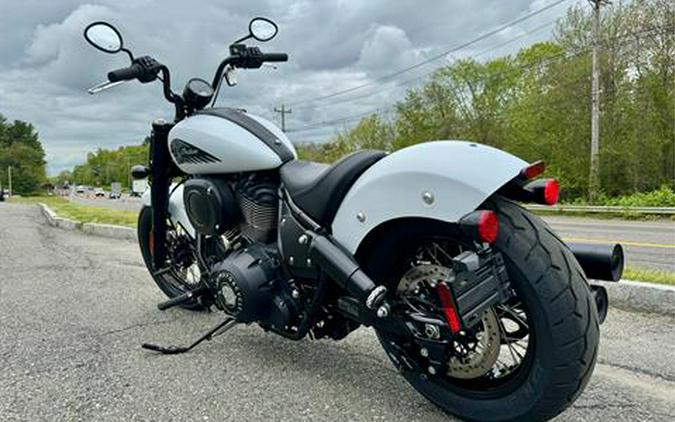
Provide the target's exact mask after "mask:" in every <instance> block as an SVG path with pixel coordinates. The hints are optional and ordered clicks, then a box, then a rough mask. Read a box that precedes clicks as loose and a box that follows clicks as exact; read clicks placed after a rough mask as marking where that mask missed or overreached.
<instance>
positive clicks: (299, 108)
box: [296, 19, 558, 111]
mask: <svg viewBox="0 0 675 422" xmlns="http://www.w3.org/2000/svg"><path fill="white" fill-rule="evenodd" d="M557 21H558V20H557V19H555V20H552V21H549V22H547V23H545V24H543V25H540V26H538V27H536V28H533V29H531V30H529V31H526V32H524V33H522V34H519V35H518V36H516V37H513V38H511V39H508V40H506V41H504V42H501V43H499V44H496V45H494V46H492V47H489V48H486V49H484V50H482V51H480V52H479V53H477V54H475V55H473V56H471V57H469V58H476V57H480V56H482V55H484V54H487V53H489V52H492V51H494V50H497V49H499V48H501V47H503V46H505V45H508V44H511V43H512V42H515V41H518V40H520V39H523V38H526V37H528V36H530V35H532V34H535V33H537V32H539V31H541V30H543V29H546V28H548V27H551V26H553V25H554V24H555V23H556V22H557ZM441 68H442V67H440V68H434V69H433V70H431V71H429V72H425V73H423V74H421V75H418V76H414V77H412V78H409V79H405V80H403V81H402V82H400V83H398V84H397V85H394V86H389V87H387V88H380V89H379V90H377V91H376V92H367V93H365V94H361V95H358V96H356V97H347V98H342V99H339V100H337V101H331V102H329V103H324V104H322V105H321V107H322V108H326V107H332V106H334V105H337V104H344V103H346V102H349V101H354V100H359V99H362V98H367V97H370V96H372V95H373V94H374V93H380V92H385V91H391V90H393V89H396V88H400V87H401V86H405V85H408V84H410V83H412V82H416V81H418V80H421V79H424V78H426V77H427V76H429V75H432V74H433V73H434V72H436V71H437V70H438V69H441ZM313 107H314V106H313V105H304V106H301V107H296V111H297V110H305V109H308V108H313Z"/></svg>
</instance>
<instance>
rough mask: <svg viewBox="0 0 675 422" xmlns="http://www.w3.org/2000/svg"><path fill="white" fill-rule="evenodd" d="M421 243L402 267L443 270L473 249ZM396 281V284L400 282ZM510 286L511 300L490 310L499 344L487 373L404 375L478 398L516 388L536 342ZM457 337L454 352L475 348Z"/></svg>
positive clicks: (520, 301)
mask: <svg viewBox="0 0 675 422" xmlns="http://www.w3.org/2000/svg"><path fill="white" fill-rule="evenodd" d="M421 243H422V246H420V247H418V248H417V249H416V251H415V253H414V254H413V256H412V257H409V258H406V260H405V262H406V266H409V267H410V268H413V267H415V266H417V265H440V266H443V267H446V268H447V266H449V265H450V264H449V262H450V260H451V259H452V257H453V256H456V255H457V254H459V253H461V252H463V251H464V250H467V249H472V248H473V246H472V245H471V243H468V242H464V241H457V240H454V239H445V238H434V239H427V240H426V241H425V242H421ZM448 246H451V247H448ZM511 277H513V275H511ZM400 281H402V280H400ZM400 281H398V282H399V283H400ZM512 286H513V287H514V290H515V291H516V298H515V300H512V301H509V302H508V303H507V304H504V305H497V306H495V307H493V313H494V315H495V317H496V318H495V319H496V321H497V326H498V330H499V335H500V341H499V344H498V348H499V350H498V356H497V359H496V361H495V364H494V365H493V366H492V367H491V369H490V370H489V371H487V372H486V373H485V374H484V375H482V376H480V377H476V378H468V379H466V378H459V377H457V376H455V377H452V376H450V374H449V373H447V374H440V373H439V374H436V375H430V374H429V373H426V372H422V371H416V372H415V371H408V372H409V373H408V374H407V375H409V376H411V377H413V379H414V380H416V381H417V382H419V381H420V380H423V381H424V382H429V383H432V384H435V385H437V386H438V387H440V388H442V389H445V390H450V391H453V392H455V393H457V394H460V395H463V396H469V397H475V398H480V399H489V398H498V397H503V396H505V395H507V394H509V393H511V392H513V391H515V390H516V389H517V388H518V387H520V385H521V384H522V383H523V382H524V380H525V379H526V377H527V375H528V373H529V370H530V368H531V364H532V361H533V356H534V352H535V350H534V349H535V343H536V342H535V335H534V332H531V331H530V325H531V324H530V323H529V317H528V311H527V308H526V306H525V304H524V303H523V299H522V295H521V293H520V291H519V289H518V286H517V283H512ZM397 287H398V286H397ZM483 324H485V322H482V323H480V324H478V325H480V326H481V327H480V328H479V330H478V332H477V333H465V334H466V337H470V335H473V336H474V340H475V337H476V334H478V333H480V332H481V329H482V328H484V327H482V325H483ZM478 325H477V327H478ZM474 328H475V327H474ZM458 337H459V340H460V341H458V342H457V343H459V344H457V346H456V347H457V349H461V348H464V349H465V350H466V351H469V352H470V351H471V350H470V349H471V347H475V343H476V341H471V340H472V339H471V338H465V339H464V340H465V341H461V340H462V338H461V337H462V336H458ZM383 340H384V344H385V345H387V343H390V342H391V341H395V340H394V339H388V338H383ZM385 347H386V346H385ZM401 347H402V346H401V345H400V344H397V346H396V347H389V348H388V349H389V350H388V353H390V354H392V353H394V354H396V350H397V349H398V348H401ZM397 358H398V359H400V356H397ZM422 368H424V367H422ZM460 368H461V366H460ZM455 369H458V368H455ZM458 370H459V369H458ZM404 372H405V371H404ZM454 374H455V375H457V374H458V373H457V372H454Z"/></svg>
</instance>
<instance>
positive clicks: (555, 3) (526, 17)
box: [293, 0, 568, 106]
mask: <svg viewBox="0 0 675 422" xmlns="http://www.w3.org/2000/svg"><path fill="white" fill-rule="evenodd" d="M566 1H568V0H557V1H555V2H553V3H551V4H548V5H546V6H544V7H542V8H540V9H537V10H535V11H533V12H530V13H528V14H526V15H523V16H521V17H519V18H517V19H514V20H512V21H510V22H507V23H505V24H502V25H500V26H498V27H497V28H495V29H493V30H491V31H489V32H486V33H485V34H482V35H480V36H478V37H477V38H474V39H472V40H470V41H467V42H465V43H463V44H460V45H457V46H455V47H452V48H450V49H449V50H446V51H444V52H442V53H440V54H437V55H435V56H432V57H430V58H428V59H426V60H423V61H421V62H419V63H416V64H414V65H411V66H408V67H405V68H403V69H401V70H398V71H396V72H394V73H390V74H388V75H384V76H381V77H379V78H376V79H373V80H372V81H370V82H367V83H365V84H361V85H357V86H355V87H351V88H347V89H343V90H340V91H336V92H333V93H330V94H326V95H321V96H318V97H315V98H310V99H307V100H304V101H298V102H295V103H293V105H294V106H298V105H299V104H305V103H310V102H315V101H320V100H323V99H326V98H332V97H335V96H338V95H342V94H346V93H348V92H353V91H356V90H358V89H362V88H365V87H367V86H372V85H374V84H376V83H378V82H380V81H383V80H387V79H391V78H394V77H396V76H398V75H401V74H403V73H406V72H409V71H411V70H413V69H417V68H419V67H421V66H424V65H426V64H428V63H431V62H434V61H436V60H439V59H442V58H444V57H445V56H447V55H448V54H450V53H454V52H457V51H458V50H461V49H463V48H466V47H469V46H471V45H473V44H476V43H477V42H479V41H483V40H484V39H486V38H489V37H491V36H493V35H495V34H498V33H499V32H501V31H503V30H504V29H507V28H509V27H511V26H513V25H516V24H518V23H520V22H523V21H526V20H527V19H530V18H532V17H534V16H537V15H539V14H541V13H543V12H545V11H546V10H549V9H551V8H553V7H555V6H557V5H559V4H561V3H564V2H566Z"/></svg>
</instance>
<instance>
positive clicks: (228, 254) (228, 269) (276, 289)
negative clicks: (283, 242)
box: [183, 173, 300, 331]
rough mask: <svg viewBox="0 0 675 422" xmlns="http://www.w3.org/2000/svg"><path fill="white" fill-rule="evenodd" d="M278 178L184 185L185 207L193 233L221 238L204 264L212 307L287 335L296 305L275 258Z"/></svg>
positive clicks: (199, 181)
mask: <svg viewBox="0 0 675 422" xmlns="http://www.w3.org/2000/svg"><path fill="white" fill-rule="evenodd" d="M278 186H279V182H278V179H277V178H276V176H275V175H273V174H264V173H255V174H248V175H242V176H239V177H238V178H236V179H225V178H217V177H200V178H194V179H190V180H188V181H186V182H185V187H184V191H183V200H184V203H185V209H186V212H187V215H188V218H189V219H190V222H191V223H192V225H193V227H194V228H195V230H196V231H197V233H199V234H201V235H203V236H205V238H206V239H207V244H208V242H209V241H213V240H216V241H217V240H219V239H222V238H223V237H225V238H226V239H227V244H228V245H230V246H228V247H227V248H224V249H222V253H220V254H218V256H216V257H210V256H209V259H207V260H206V261H207V262H209V265H210V267H211V268H210V273H209V280H208V283H209V285H210V288H211V291H212V292H213V297H214V302H215V305H216V306H217V307H218V308H220V309H221V310H223V311H224V312H226V313H227V314H229V315H231V316H233V317H234V318H236V319H237V320H238V321H241V322H247V323H248V322H259V323H261V324H262V325H263V326H266V327H269V328H271V329H275V330H277V331H285V330H287V329H288V328H289V327H291V326H293V325H294V322H295V321H296V320H297V315H298V314H299V311H298V309H299V307H300V303H298V302H297V300H296V299H293V298H292V296H291V293H290V290H291V287H290V286H289V283H288V281H287V280H286V278H285V277H284V274H283V271H282V269H281V265H280V259H279V257H278V251H277V248H276V244H275V243H272V242H273V241H274V240H276V228H277V219H278V218H279V216H278V203H279V199H278V196H277V189H278Z"/></svg>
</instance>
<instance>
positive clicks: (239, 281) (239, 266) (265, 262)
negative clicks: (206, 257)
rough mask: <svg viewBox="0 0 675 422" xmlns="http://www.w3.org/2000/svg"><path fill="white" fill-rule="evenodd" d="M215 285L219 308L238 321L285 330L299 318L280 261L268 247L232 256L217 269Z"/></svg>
mask: <svg viewBox="0 0 675 422" xmlns="http://www.w3.org/2000/svg"><path fill="white" fill-rule="evenodd" d="M211 283H212V286H213V288H214V289H215V292H214V293H215V294H214V296H215V303H216V306H218V308H220V309H222V310H223V311H225V312H226V313H228V314H230V315H232V316H233V317H235V318H236V319H237V320H238V321H241V322H261V323H263V324H264V325H268V326H270V327H272V328H274V329H278V330H285V329H288V327H289V326H290V325H292V323H293V320H294V318H295V315H297V312H296V309H297V306H296V305H297V304H296V303H295V300H294V299H293V298H292V297H291V295H290V294H289V292H288V284H287V283H286V281H285V280H284V278H283V273H282V272H281V268H280V264H279V259H278V258H277V257H276V256H275V254H274V253H273V252H272V251H268V250H266V248H265V247H264V246H261V245H255V244H254V245H251V246H248V247H246V248H242V249H239V250H236V251H234V252H232V253H231V254H230V255H228V257H227V258H225V259H224V260H223V261H221V262H219V263H218V264H216V265H215V266H214V267H213V270H212V272H211Z"/></svg>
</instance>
